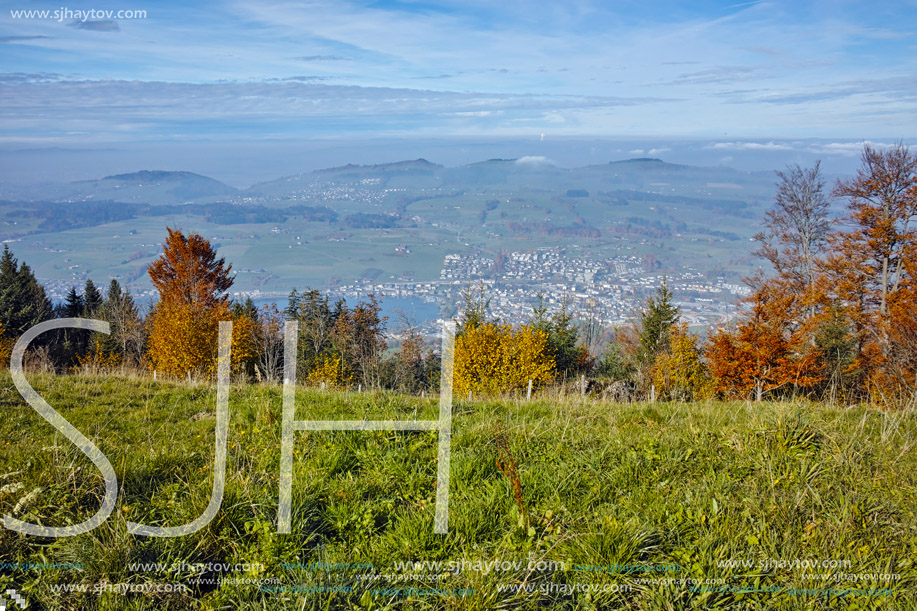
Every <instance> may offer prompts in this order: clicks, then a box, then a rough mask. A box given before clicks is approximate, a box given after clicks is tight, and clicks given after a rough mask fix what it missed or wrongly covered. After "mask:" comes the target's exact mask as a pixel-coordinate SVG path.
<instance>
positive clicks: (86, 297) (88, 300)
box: [82, 278, 104, 318]
mask: <svg viewBox="0 0 917 611" xmlns="http://www.w3.org/2000/svg"><path fill="white" fill-rule="evenodd" d="M103 303H104V300H103V299H102V293H100V292H99V289H98V288H96V285H95V283H94V282H93V281H92V280H91V279H88V278H87V279H86V286H85V288H84V289H83V312H82V315H83V316H84V317H85V318H93V317H94V316H95V315H96V314H98V313H99V310H100V309H101V308H102V304H103Z"/></svg>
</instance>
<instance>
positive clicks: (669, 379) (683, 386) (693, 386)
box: [653, 325, 714, 401]
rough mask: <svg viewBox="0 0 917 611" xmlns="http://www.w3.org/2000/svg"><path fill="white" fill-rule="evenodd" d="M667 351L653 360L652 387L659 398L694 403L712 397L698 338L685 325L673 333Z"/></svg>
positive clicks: (709, 380)
mask: <svg viewBox="0 0 917 611" xmlns="http://www.w3.org/2000/svg"><path fill="white" fill-rule="evenodd" d="M668 343H669V345H668V349H667V350H664V351H663V352H661V353H660V354H659V355H658V356H657V357H656V362H655V364H654V366H653V384H654V385H655V386H656V389H657V390H658V391H659V393H660V394H661V395H662V396H666V397H669V398H671V399H676V400H679V401H693V400H696V399H706V398H709V397H710V396H712V394H713V389H714V383H713V380H712V379H711V377H710V375H709V373H708V372H707V367H706V366H705V365H704V363H703V361H701V358H700V350H699V349H698V347H697V338H695V337H691V336H690V335H688V329H687V327H686V326H685V325H679V326H677V327H675V328H673V329H672V331H671V333H670V335H669V342H668Z"/></svg>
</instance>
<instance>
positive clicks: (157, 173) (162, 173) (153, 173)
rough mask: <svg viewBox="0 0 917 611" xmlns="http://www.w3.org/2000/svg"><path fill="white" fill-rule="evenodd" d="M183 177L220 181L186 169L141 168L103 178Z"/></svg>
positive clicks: (163, 178) (147, 179) (128, 179)
mask: <svg viewBox="0 0 917 611" xmlns="http://www.w3.org/2000/svg"><path fill="white" fill-rule="evenodd" d="M183 178H191V179H203V180H213V181H214V182H219V181H218V180H214V179H213V178H209V177H207V176H202V175H200V174H195V173H194V172H187V171H185V170H178V171H172V170H140V171H138V172H130V173H128V174H113V175H111V176H104V177H103V178H102V180H121V181H133V180H145V181H152V180H176V179H183Z"/></svg>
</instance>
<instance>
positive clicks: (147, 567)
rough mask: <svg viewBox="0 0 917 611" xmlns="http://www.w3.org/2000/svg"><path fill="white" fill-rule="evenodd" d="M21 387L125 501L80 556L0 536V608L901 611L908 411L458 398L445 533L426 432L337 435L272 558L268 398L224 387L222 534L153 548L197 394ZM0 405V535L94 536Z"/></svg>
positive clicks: (0, 387) (193, 494)
mask: <svg viewBox="0 0 917 611" xmlns="http://www.w3.org/2000/svg"><path fill="white" fill-rule="evenodd" d="M29 379H30V382H31V384H32V385H33V386H34V387H35V389H36V390H37V391H38V393H39V394H40V395H41V396H42V397H44V398H45V400H47V401H48V403H49V404H50V405H52V406H53V407H55V408H56V409H57V410H58V411H60V412H61V414H62V415H63V416H64V417H65V418H67V419H68V420H70V422H72V423H73V424H74V425H75V426H76V427H77V428H78V429H79V430H81V431H82V432H83V433H84V434H85V435H86V436H87V437H89V438H90V439H91V440H93V441H94V443H96V444H97V445H98V446H99V448H100V449H101V450H102V452H103V453H104V454H105V455H106V456H107V457H108V458H109V460H110V461H111V463H112V465H113V466H114V469H115V472H116V474H117V477H118V482H119V495H118V500H117V504H116V509H115V510H114V512H113V513H112V514H111V516H110V517H109V519H108V520H107V521H106V522H105V523H104V524H102V525H101V526H99V527H98V528H96V529H94V530H92V531H91V532H89V533H86V534H83V535H79V536H75V537H68V538H59V539H47V538H39V537H33V536H26V535H21V534H19V533H16V532H13V531H12V530H8V529H2V530H0V589H2V590H4V591H5V590H6V589H7V588H15V589H16V590H18V591H19V592H20V593H22V594H23V595H24V596H25V597H26V599H27V600H28V601H29V604H30V606H29V607H28V608H29V609H291V610H292V609H297V610H298V609H379V610H381V609H480V610H485V609H497V608H499V609H635V610H636V609H646V610H655V609H737V610H738V609H762V610H763V609H787V610H790V609H895V610H897V609H917V602H914V601H913V600H912V596H911V595H910V594H909V592H913V591H914V587H915V586H917V567H915V559H917V515H915V508H917V487H915V478H914V473H915V472H917V459H915V456H914V452H913V449H914V439H915V433H917V418H915V416H914V414H913V413H911V412H888V413H883V412H880V411H876V410H873V409H868V408H864V407H860V406H849V407H848V406H826V405H823V404H811V403H803V402H793V403H791V402H782V403H781V402H775V403H771V402H764V403H747V402H732V403H724V402H705V403H688V404H686V403H655V404H647V403H632V404H617V403H608V402H602V401H599V400H597V399H595V398H591V397H585V398H581V397H579V396H572V397H564V396H560V395H559V394H557V393H556V392H555V391H546V394H543V395H541V396H538V395H536V397H535V398H534V399H533V400H532V401H531V402H528V401H525V400H524V399H522V398H517V397H507V398H503V399H500V400H471V401H467V400H457V401H456V402H455V404H454V408H453V426H452V431H453V437H452V459H451V483H450V502H449V531H448V534H445V535H438V534H434V532H433V522H434V504H435V497H436V489H435V485H434V484H435V482H436V469H437V450H436V448H437V434H436V433H435V432H391V431H378V432H340V431H334V432H331V431H328V432H299V433H297V434H296V440H295V456H294V475H293V503H292V531H291V534H289V535H282V534H278V533H277V532H276V531H277V528H276V522H277V510H278V485H279V482H278V476H279V464H280V438H281V387H280V386H279V385H274V386H267V385H234V386H233V387H232V389H231V392H230V395H229V409H230V425H229V436H228V444H227V445H228V457H227V463H226V474H227V480H226V489H225V494H224V497H223V501H222V505H221V508H220V510H219V512H218V513H217V514H216V517H215V518H214V519H213V521H212V522H210V523H209V524H208V525H207V526H205V527H203V528H202V529H201V530H199V531H198V532H196V533H194V534H191V535H187V536H182V537H175V538H147V537H141V536H134V535H130V534H128V533H127V530H126V522H127V521H128V520H130V521H133V522H139V523H143V524H150V525H157V526H177V525H181V524H184V523H187V522H190V521H192V520H194V519H195V518H196V517H197V516H198V515H200V514H201V513H202V512H203V511H204V508H205V507H206V506H207V503H208V499H209V498H210V493H211V488H212V485H213V472H214V464H213V453H214V435H215V432H214V429H215V426H214V423H215V420H214V413H215V405H216V391H215V388H214V386H213V385H207V384H185V383H172V382H163V381H153V380H150V379H145V378H122V377H95V376H52V375H42V374H34V375H30V377H29ZM0 406H2V410H3V418H2V419H0V513H2V514H3V515H11V516H14V517H17V518H18V519H20V520H24V521H27V522H34V523H41V524H43V525H55V526H58V525H66V524H73V523H77V522H81V521H83V520H85V519H86V518H88V517H89V516H90V515H92V514H93V513H94V512H95V511H96V510H97V509H98V507H99V505H100V503H101V499H102V496H103V491H104V486H103V483H102V482H103V480H102V477H101V475H100V473H99V471H98V470H97V469H96V468H95V467H94V466H93V465H92V463H91V462H90V461H89V460H88V459H87V458H86V457H85V456H84V455H83V454H82V453H80V451H79V450H78V449H77V448H76V447H75V446H73V445H72V444H71V443H70V442H69V441H68V440H67V439H66V438H64V437H63V436H62V435H60V434H58V433H56V432H55V430H54V428H53V427H52V426H51V425H50V424H48V423H47V422H46V421H44V420H43V419H42V418H41V417H40V416H39V415H38V414H37V413H36V412H35V411H34V410H33V409H32V408H31V407H29V406H28V405H27V404H26V402H25V401H24V400H23V399H22V397H21V396H20V395H19V394H18V392H17V391H16V389H15V388H14V386H13V384H12V380H11V378H10V377H9V374H8V373H6V372H4V373H2V374H0ZM437 414H438V403H437V399H436V398H435V397H424V398H421V397H414V396H407V395H400V394H394V393H390V392H374V393H355V392H338V391H323V390H319V389H314V388H306V387H300V388H298V389H297V414H296V417H297V419H300V420H331V419H351V420H354V419H356V420H360V419H367V420H383V419H384V420H414V419H417V420H433V419H435V418H436V417H437ZM166 585H168V586H169V588H165V586H166ZM141 588H147V589H152V591H150V592H147V593H139V592H127V593H124V590H126V589H134V590H139V589H141ZM156 588H159V590H158V591H157V590H156ZM81 590H83V591H81ZM166 590H172V591H166Z"/></svg>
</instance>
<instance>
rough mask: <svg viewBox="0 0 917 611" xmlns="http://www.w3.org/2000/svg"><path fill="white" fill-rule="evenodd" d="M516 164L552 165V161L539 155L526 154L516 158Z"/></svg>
mask: <svg viewBox="0 0 917 611" xmlns="http://www.w3.org/2000/svg"><path fill="white" fill-rule="evenodd" d="M516 165H554V162H553V161H551V160H550V159H548V158H547V157H542V156H541V155H526V156H525V157H520V158H519V159H517V160H516Z"/></svg>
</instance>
